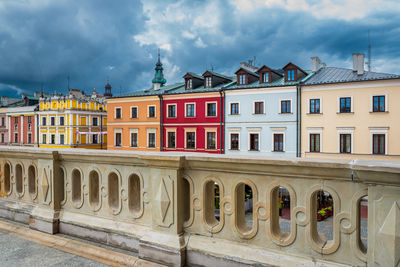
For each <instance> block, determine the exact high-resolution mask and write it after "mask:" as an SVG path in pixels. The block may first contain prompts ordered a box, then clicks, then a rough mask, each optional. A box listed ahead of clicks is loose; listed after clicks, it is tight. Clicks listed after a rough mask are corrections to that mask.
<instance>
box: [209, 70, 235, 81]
mask: <svg viewBox="0 0 400 267" xmlns="http://www.w3.org/2000/svg"><path fill="white" fill-rule="evenodd" d="M207 72H208V73H210V74H211V75H213V76H217V77H220V78H223V79H227V80H232V77H229V76H225V75H223V74H219V73H217V72H214V71H211V70H206V71H205V72H204V73H203V75H204V74H206V73H207Z"/></svg>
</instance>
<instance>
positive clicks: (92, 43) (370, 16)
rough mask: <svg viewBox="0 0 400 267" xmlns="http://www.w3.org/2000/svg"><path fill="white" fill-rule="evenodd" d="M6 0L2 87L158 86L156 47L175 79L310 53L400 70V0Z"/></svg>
mask: <svg viewBox="0 0 400 267" xmlns="http://www.w3.org/2000/svg"><path fill="white" fill-rule="evenodd" d="M333 2H334V1H310V0H309V1H306V0H253V1H250V0H231V1H228V0H226V1H223V0H210V1H200V0H192V1H189V0H180V1H152V0H146V1H132V0H118V1H106V0H85V1H74V0H72V1H71V0H57V1H51V0H1V1H0V62H1V64H0V95H10V96H15V95H17V94H20V93H31V92H33V91H34V90H36V91H40V90H41V88H43V90H44V91H45V92H55V91H57V92H66V88H67V77H68V76H69V77H70V87H72V88H79V89H81V90H85V91H86V92H90V91H91V90H92V89H93V88H94V87H95V88H98V90H99V91H100V92H103V89H104V85H105V83H106V81H107V77H109V79H110V83H111V85H112V86H113V93H114V94H117V95H118V94H120V93H126V92H128V91H135V90H141V89H145V88H148V87H150V86H151V79H152V76H153V75H154V64H155V62H156V56H157V49H158V48H160V49H161V56H162V62H163V64H164V69H165V76H166V79H167V81H168V83H173V82H177V81H181V80H182V76H183V75H184V73H186V72H188V71H194V72H198V73H203V72H204V71H205V70H206V69H209V68H211V67H212V68H214V70H215V71H218V72H221V73H224V74H227V75H232V74H233V72H234V71H235V70H236V69H237V68H238V65H239V63H240V62H242V61H246V60H248V59H253V58H254V57H256V64H257V65H262V64H266V65H268V66H271V67H274V68H278V67H283V66H284V65H285V64H287V63H288V62H289V61H290V62H293V63H295V64H297V65H299V66H300V67H302V68H304V69H310V67H311V60H310V57H312V56H319V57H320V58H321V59H322V60H323V61H324V62H325V63H326V64H327V65H328V66H339V67H351V53H354V52H363V53H367V47H368V38H367V36H368V35H367V34H368V30H370V32H371V44H372V70H373V71H379V72H388V73H396V74H399V73H400V65H399V64H398V62H399V59H400V49H398V48H399V47H400V4H399V3H398V1H390V0H385V1H361V0H354V1H335V3H333Z"/></svg>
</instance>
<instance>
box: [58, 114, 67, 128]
mask: <svg viewBox="0 0 400 267" xmlns="http://www.w3.org/2000/svg"><path fill="white" fill-rule="evenodd" d="M61 118H64V125H61ZM58 125H59V126H66V125H65V116H59V117H58Z"/></svg>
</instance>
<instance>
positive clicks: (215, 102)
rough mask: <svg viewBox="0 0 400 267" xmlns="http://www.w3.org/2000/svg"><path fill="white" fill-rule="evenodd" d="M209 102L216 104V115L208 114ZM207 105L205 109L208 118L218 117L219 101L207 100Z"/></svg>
mask: <svg viewBox="0 0 400 267" xmlns="http://www.w3.org/2000/svg"><path fill="white" fill-rule="evenodd" d="M208 104H215V116H208ZM205 105H206V108H205V110H206V114H205V115H206V116H205V117H206V118H216V117H218V101H208V102H206V103H205Z"/></svg>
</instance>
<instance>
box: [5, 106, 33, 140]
mask: <svg viewBox="0 0 400 267" xmlns="http://www.w3.org/2000/svg"><path fill="white" fill-rule="evenodd" d="M36 112H37V105H34V106H25V107H12V108H8V111H7V118H8V125H9V128H8V144H9V145H22V146H37V117H36Z"/></svg>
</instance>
